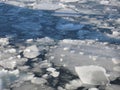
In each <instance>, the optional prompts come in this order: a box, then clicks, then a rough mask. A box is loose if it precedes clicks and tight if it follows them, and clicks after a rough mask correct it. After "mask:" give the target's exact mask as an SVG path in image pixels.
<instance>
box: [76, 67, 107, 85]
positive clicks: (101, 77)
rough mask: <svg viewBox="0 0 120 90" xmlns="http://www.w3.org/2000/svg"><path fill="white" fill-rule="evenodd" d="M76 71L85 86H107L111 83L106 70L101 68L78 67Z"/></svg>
mask: <svg viewBox="0 0 120 90" xmlns="http://www.w3.org/2000/svg"><path fill="white" fill-rule="evenodd" d="M75 71H76V73H77V74H78V76H79V78H80V79H81V81H82V82H83V84H90V85H106V84H107V83H108V82H109V81H108V77H107V74H106V70H105V69H104V68H103V67H100V66H95V65H90V66H76V67H75Z"/></svg>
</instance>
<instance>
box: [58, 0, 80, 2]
mask: <svg viewBox="0 0 120 90" xmlns="http://www.w3.org/2000/svg"><path fill="white" fill-rule="evenodd" d="M60 1H61V2H77V1H79V0H60Z"/></svg>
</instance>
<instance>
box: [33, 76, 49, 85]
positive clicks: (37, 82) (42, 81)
mask: <svg viewBox="0 0 120 90" xmlns="http://www.w3.org/2000/svg"><path fill="white" fill-rule="evenodd" d="M31 82H32V83H34V84H38V85H42V84H45V83H47V80H46V79H44V78H37V77H34V78H33V79H32V80H31Z"/></svg>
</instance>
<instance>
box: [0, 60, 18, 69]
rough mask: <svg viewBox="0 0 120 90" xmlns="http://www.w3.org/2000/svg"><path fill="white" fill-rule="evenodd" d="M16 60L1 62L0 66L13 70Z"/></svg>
mask: <svg viewBox="0 0 120 90" xmlns="http://www.w3.org/2000/svg"><path fill="white" fill-rule="evenodd" d="M16 64H17V63H16V60H2V61H0V65H1V66H3V67H4V68H8V69H14V68H15V67H16Z"/></svg>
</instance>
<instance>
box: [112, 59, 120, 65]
mask: <svg viewBox="0 0 120 90" xmlns="http://www.w3.org/2000/svg"><path fill="white" fill-rule="evenodd" d="M112 62H113V63H114V64H120V59H117V58H112Z"/></svg>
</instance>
